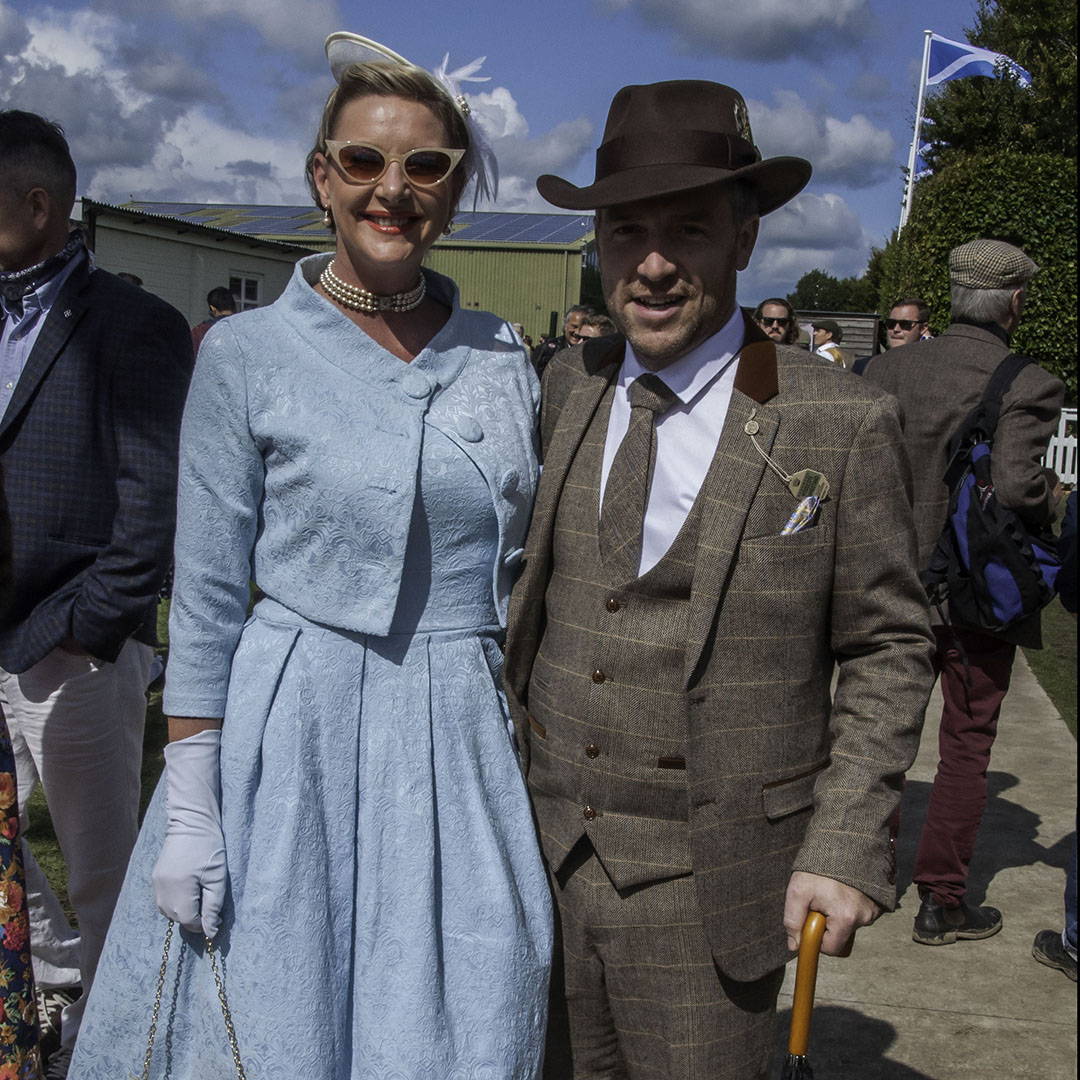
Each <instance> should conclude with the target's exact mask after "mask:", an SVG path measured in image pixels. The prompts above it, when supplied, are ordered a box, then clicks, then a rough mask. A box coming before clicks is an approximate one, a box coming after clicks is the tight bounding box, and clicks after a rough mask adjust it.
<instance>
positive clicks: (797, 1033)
mask: <svg viewBox="0 0 1080 1080" xmlns="http://www.w3.org/2000/svg"><path fill="white" fill-rule="evenodd" d="M824 935H825V916H824V915H822V914H821V912H819V911H811V912H808V913H807V916H806V922H805V923H803V929H802V937H801V938H800V940H799V959H798V960H797V961H796V965H795V995H794V998H793V1000H792V1002H791V1032H790V1034H789V1035H788V1053H789V1054H798V1055H800V1056H802V1055H805V1053H806V1050H807V1047H808V1046H809V1045H810V1013H811V1012H812V1011H813V1008H814V986H815V984H816V983H817V967H818V956H819V955H820V953H821V939H822V937H824Z"/></svg>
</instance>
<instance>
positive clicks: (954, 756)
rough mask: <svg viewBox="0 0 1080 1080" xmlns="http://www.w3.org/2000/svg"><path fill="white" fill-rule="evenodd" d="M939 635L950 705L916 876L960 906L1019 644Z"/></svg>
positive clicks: (963, 633) (965, 634)
mask: <svg viewBox="0 0 1080 1080" xmlns="http://www.w3.org/2000/svg"><path fill="white" fill-rule="evenodd" d="M934 633H935V635H936V636H937V652H936V654H935V657H934V666H935V668H936V670H937V672H938V674H939V675H940V676H941V693H942V696H943V697H944V699H945V706H944V708H943V709H942V712H941V731H940V734H939V735H938V753H939V756H940V760H939V761H938V768H937V775H936V776H935V777H934V786H933V789H932V790H931V792H930V805H929V806H928V808H927V811H926V823H925V824H924V825H923V831H922V836H921V837H920V839H919V850H918V853H917V854H916V856H915V874H914V880H915V884H916V885H918V886H919V892H920V893H921V894H923V895H925V894H926V893H931V894H933V896H934V897H935V898H936V899H937V901H938V902H939V903H941V904H944V905H946V906H948V907H955V906H956V905H957V904H959V903H960V902H961V901H962V900H963V899H964V891H965V889H966V886H967V876H968V867H969V865H970V863H971V856H972V852H973V851H974V850H975V839H976V837H977V836H978V833H979V824H980V823H981V821H982V816H983V810H984V809H985V807H986V770H987V769H988V768H989V766H990V750H991V748H992V747H993V745H994V737H995V736H996V735H997V723H998V716H999V715H1000V714H1001V703H1002V701H1003V700H1004V699H1005V694H1006V693H1007V692H1008V690H1009V679H1010V677H1011V675H1012V665H1013V660H1014V659H1015V657H1016V646H1015V645H1010V644H1008V643H1007V642H1004V641H1000V640H999V639H998V638H994V637H991V636H990V635H989V634H980V633H977V632H976V631H973V630H953V629H950V628H948V627H940V626H935V627H934ZM965 656H966V659H967V664H966V665H965V663H964V657H965Z"/></svg>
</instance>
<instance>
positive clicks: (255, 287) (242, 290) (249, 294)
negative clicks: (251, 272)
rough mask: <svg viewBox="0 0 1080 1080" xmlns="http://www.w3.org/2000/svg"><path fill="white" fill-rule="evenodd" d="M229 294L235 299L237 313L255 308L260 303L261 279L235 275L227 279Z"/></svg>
mask: <svg viewBox="0 0 1080 1080" xmlns="http://www.w3.org/2000/svg"><path fill="white" fill-rule="evenodd" d="M229 292H231V293H232V294H233V296H234V297H236V310H237V311H247V310H248V308H256V307H258V306H259V305H260V304H261V303H262V279H261V278H253V277H242V276H241V275H239V274H237V275H235V276H232V277H230V278H229Z"/></svg>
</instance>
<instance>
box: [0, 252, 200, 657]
mask: <svg viewBox="0 0 1080 1080" xmlns="http://www.w3.org/2000/svg"><path fill="white" fill-rule="evenodd" d="M191 367H192V355H191V334H190V331H189V330H188V327H187V323H186V322H185V320H184V318H183V317H182V316H181V314H180V313H179V312H178V311H176V310H175V308H172V307H170V306H169V305H168V304H166V303H165V302H164V301H163V300H160V299H158V298H157V297H156V296H154V295H153V294H151V293H148V292H144V291H143V290H142V289H139V288H136V287H135V286H133V285H129V284H127V283H126V282H124V281H121V280H120V279H119V278H117V277H115V276H114V275H112V274H110V273H108V272H106V271H105V270H100V269H95V270H91V269H90V267H89V266H88V265H86V264H84V265H83V266H81V267H79V268H77V269H76V270H75V271H74V272H73V273H72V274H71V276H70V277H69V278H68V280H67V281H66V282H65V284H64V287H63V289H62V290H61V292H60V295H59V296H58V297H57V298H56V302H55V303H54V304H53V306H52V308H51V309H50V311H49V314H48V316H47V318H46V321H45V324H44V325H43V326H42V328H41V332H40V334H39V335H38V339H37V341H36V342H35V344H34V348H33V351H32V352H31V353H30V357H29V359H28V360H27V363H26V367H25V368H24V369H23V372H22V375H21V376H20V378H19V382H18V385H17V386H16V387H15V392H14V395H13V396H12V398H11V402H10V404H9V405H8V409H7V411H6V412H5V414H4V417H3V420H2V421H0V465H2V467H3V471H4V483H5V488H6V495H7V502H8V512H9V514H10V516H11V528H12V538H11V547H12V572H13V584H12V588H11V590H10V592H9V595H8V598H7V603H6V604H5V605H4V608H3V610H2V611H0V667H3V668H4V669H5V670H7V671H10V672H22V671H25V670H27V668H29V667H31V666H33V665H34V664H35V663H37V661H39V660H40V659H42V657H44V656H45V655H46V654H47V653H49V652H50V651H51V650H52V649H53V648H55V647H56V646H57V645H58V644H59V643H60V642H61V641H63V640H64V638H66V637H68V636H69V635H71V636H73V637H74V638H75V639H76V640H77V641H78V642H79V643H80V644H81V645H82V647H83V648H84V649H86V650H87V651H88V652H89V653H90V654H91V655H93V656H96V657H98V658H99V659H102V660H109V661H111V660H115V659H116V657H117V655H118V654H119V652H120V649H121V648H122V647H123V644H124V642H125V641H126V640H127V638H129V637H131V636H132V635H133V634H138V636H139V637H140V639H141V640H144V641H153V640H154V637H153V633H154V623H155V608H156V600H157V592H158V589H159V588H160V587H161V583H162V581H163V579H164V577H165V573H166V571H167V570H168V567H169V562H170V559H171V554H172V538H173V526H174V521H175V515H176V459H177V446H178V443H179V431H180V414H181V410H182V408H183V403H184V395H185V394H186V392H187V384H188V379H189V378H190V376H191Z"/></svg>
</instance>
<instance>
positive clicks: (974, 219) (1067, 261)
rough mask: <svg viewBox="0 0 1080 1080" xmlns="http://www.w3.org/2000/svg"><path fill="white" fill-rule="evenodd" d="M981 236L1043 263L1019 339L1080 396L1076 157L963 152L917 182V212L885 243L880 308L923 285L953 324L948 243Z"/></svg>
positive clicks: (937, 312)
mask: <svg viewBox="0 0 1080 1080" xmlns="http://www.w3.org/2000/svg"><path fill="white" fill-rule="evenodd" d="M977 236H986V237H993V238H996V239H1000V240H1007V241H1009V242H1010V243H1014V244H1016V245H1018V246H1019V247H1022V248H1023V249H1024V250H1025V251H1026V252H1027V253H1028V254H1029V255H1030V256H1031V258H1033V259H1034V260H1035V261H1036V262H1037V263H1038V264H1039V266H1040V267H1041V268H1042V272H1041V273H1039V274H1037V275H1036V276H1035V278H1034V280H1033V281H1032V283H1031V287H1030V289H1029V291H1028V300H1027V306H1026V308H1025V312H1024V318H1023V321H1022V322H1021V324H1020V327H1019V328H1018V329H1017V331H1016V333H1015V334H1014V335H1013V348H1015V349H1016V350H1017V351H1018V352H1022V353H1025V354H1027V355H1029V356H1032V357H1033V358H1034V359H1035V360H1037V361H1038V362H1039V363H1040V364H1042V365H1043V367H1045V368H1046V369H1047V370H1048V371H1052V372H1053V373H1054V374H1055V375H1057V376H1058V377H1059V378H1060V379H1062V380H1063V381H1064V383H1065V385H1066V388H1067V391H1066V394H1067V400H1068V401H1069V402H1070V403H1073V404H1074V403H1075V402H1076V162H1075V160H1073V159H1072V158H1068V157H1059V156H1057V155H1053V154H1009V153H996V154H992V155H963V156H960V155H957V156H955V157H953V159H952V160H951V161H949V162H948V163H947V164H946V165H945V166H944V167H943V168H942V169H941V170H940V171H939V172H937V173H935V174H934V175H933V176H931V177H928V178H927V179H925V180H921V181H919V183H918V184H917V185H916V187H915V200H914V203H913V204H912V210H911V217H910V218H909V220H908V224H907V227H906V228H905V229H904V231H903V233H901V235H900V237H899V239H895V238H894V239H893V240H891V241H890V242H889V244H888V246H887V247H886V249H885V256H884V260H883V261H884V267H883V274H882V283H881V293H880V300H881V312H882V314H885V313H886V312H887V310H888V306H889V304H890V302H891V301H892V300H893V299H894V298H896V297H899V296H905V295H921V296H923V297H925V298H926V300H927V301H928V302H929V304H930V307H931V309H932V312H933V314H932V317H931V323H932V326H933V328H934V330H935V331H938V332H940V331H941V330H943V329H944V328H945V327H946V326H948V324H949V273H948V258H949V251H950V249H952V248H954V247H956V246H957V245H958V244H963V243H965V242H966V241H968V240H971V239H974V238H975V237H977Z"/></svg>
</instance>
